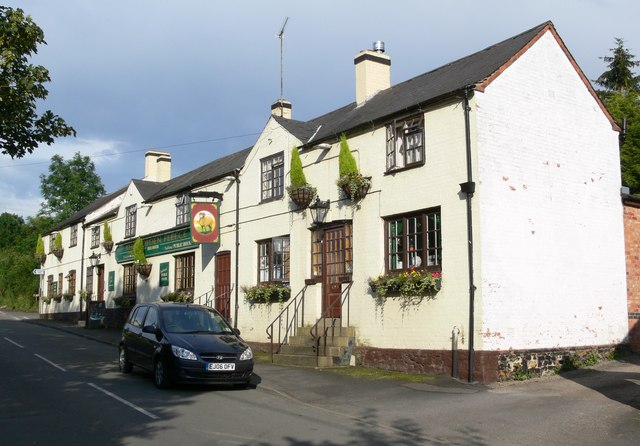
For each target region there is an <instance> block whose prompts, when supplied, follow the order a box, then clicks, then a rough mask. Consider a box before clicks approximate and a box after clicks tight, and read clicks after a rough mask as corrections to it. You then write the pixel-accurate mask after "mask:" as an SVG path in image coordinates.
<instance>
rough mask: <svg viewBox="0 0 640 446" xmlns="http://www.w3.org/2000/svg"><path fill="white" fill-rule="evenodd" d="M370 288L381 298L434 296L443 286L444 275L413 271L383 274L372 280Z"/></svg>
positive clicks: (370, 280)
mask: <svg viewBox="0 0 640 446" xmlns="http://www.w3.org/2000/svg"><path fill="white" fill-rule="evenodd" d="M369 286H370V287H371V291H372V292H373V293H375V294H376V295H378V296H379V297H386V296H400V297H407V298H410V297H416V296H420V297H425V296H433V295H435V294H436V293H437V292H438V291H440V288H441V286H442V273H441V272H429V271H416V270H413V271H408V272H404V273H400V274H383V275H380V276H378V277H372V278H370V279H369Z"/></svg>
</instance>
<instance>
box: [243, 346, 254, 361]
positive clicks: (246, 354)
mask: <svg viewBox="0 0 640 446" xmlns="http://www.w3.org/2000/svg"><path fill="white" fill-rule="evenodd" d="M249 359H253V352H252V351H251V347H247V349H246V350H245V351H243V352H242V354H241V355H240V361H248V360H249Z"/></svg>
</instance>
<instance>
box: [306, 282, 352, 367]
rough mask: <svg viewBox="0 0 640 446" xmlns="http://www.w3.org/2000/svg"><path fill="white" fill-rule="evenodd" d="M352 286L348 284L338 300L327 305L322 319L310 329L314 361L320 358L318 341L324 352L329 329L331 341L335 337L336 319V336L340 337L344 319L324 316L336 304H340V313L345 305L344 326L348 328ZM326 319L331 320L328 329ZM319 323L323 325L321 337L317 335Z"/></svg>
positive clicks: (350, 283)
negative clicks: (338, 325) (337, 321)
mask: <svg viewBox="0 0 640 446" xmlns="http://www.w3.org/2000/svg"><path fill="white" fill-rule="evenodd" d="M352 285H353V281H351V282H349V285H347V287H346V288H345V289H344V290H342V292H341V293H340V299H337V300H334V301H333V302H332V303H331V305H329V307H327V308H326V310H325V311H324V314H323V315H322V317H321V318H320V319H318V321H317V322H316V323H315V325H314V326H313V327H311V332H310V333H311V339H312V342H313V348H314V350H315V351H316V361H317V360H318V358H319V357H320V340H321V339H324V351H325V352H326V351H327V338H328V337H329V329H331V339H332V340H333V338H334V337H335V335H336V320H337V319H340V327H339V333H338V336H341V335H342V327H343V323H342V321H343V319H344V318H343V317H339V318H337V317H333V318H327V317H326V316H325V315H326V314H331V310H333V309H334V308H335V307H336V303H337V302H340V306H341V308H342V311H344V308H345V304H346V308H347V325H346V326H347V327H348V326H349V325H350V321H351V309H350V296H351V286H352ZM327 319H331V325H330V326H328V327H327ZM320 323H322V325H323V330H322V334H321V335H320V334H318V333H319V329H320Z"/></svg>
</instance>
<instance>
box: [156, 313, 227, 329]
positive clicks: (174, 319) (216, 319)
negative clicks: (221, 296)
mask: <svg viewBox="0 0 640 446" xmlns="http://www.w3.org/2000/svg"><path fill="white" fill-rule="evenodd" d="M162 319H163V322H164V327H165V329H166V330H167V332H168V333H210V334H231V333H233V329H232V328H231V327H230V326H229V324H227V323H226V321H225V320H224V318H223V317H222V316H220V315H219V314H218V313H216V312H214V311H209V310H207V309H204V308H191V307H176V308H165V309H163V311H162Z"/></svg>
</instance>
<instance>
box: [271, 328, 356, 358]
mask: <svg viewBox="0 0 640 446" xmlns="http://www.w3.org/2000/svg"><path fill="white" fill-rule="evenodd" d="M338 323H339V321H338ZM327 327H329V326H328V325H327ZM327 327H323V326H322V322H321V323H320V324H319V328H320V329H319V330H318V331H319V332H320V333H324V332H325V328H327ZM310 330H311V328H310V327H299V328H298V329H297V330H296V333H298V334H296V335H295V336H289V342H288V343H287V344H284V345H282V346H281V347H280V352H279V353H277V354H274V355H273V362H274V364H280V365H288V366H294V367H341V366H348V365H349V360H350V357H351V353H352V352H353V347H354V345H355V334H356V330H355V327H342V328H340V327H339V326H336V327H335V328H331V327H329V330H328V331H326V332H327V333H328V334H329V336H328V337H327V342H326V346H325V342H324V340H323V339H322V338H321V341H320V347H319V348H320V355H319V356H316V351H315V348H314V345H313V337H312V336H311V333H310ZM331 333H334V336H333V337H332V336H331Z"/></svg>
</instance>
